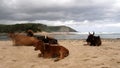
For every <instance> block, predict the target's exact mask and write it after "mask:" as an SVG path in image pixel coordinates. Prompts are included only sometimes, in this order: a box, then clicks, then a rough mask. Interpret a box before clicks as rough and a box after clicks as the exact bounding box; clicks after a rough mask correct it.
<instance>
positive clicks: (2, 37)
mask: <svg viewBox="0 0 120 68" xmlns="http://www.w3.org/2000/svg"><path fill="white" fill-rule="evenodd" d="M88 35H89V34H88V33H78V32H74V33H70V34H51V35H49V36H51V37H54V38H56V39H59V40H62V39H73V40H74V39H76V40H77V39H86V38H87V37H88ZM95 36H100V37H101V38H103V39H120V33H98V34H95ZM0 40H9V37H8V36H7V35H3V34H2V35H0Z"/></svg>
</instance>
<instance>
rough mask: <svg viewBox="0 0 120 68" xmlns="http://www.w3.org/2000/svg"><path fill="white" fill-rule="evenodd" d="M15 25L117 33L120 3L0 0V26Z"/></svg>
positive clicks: (115, 0) (103, 0)
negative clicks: (48, 26) (34, 24)
mask: <svg viewBox="0 0 120 68" xmlns="http://www.w3.org/2000/svg"><path fill="white" fill-rule="evenodd" d="M16 23H42V24H46V25H50V26H59V25H66V26H69V27H71V28H73V29H75V30H77V31H79V32H91V31H95V32H119V33H120V30H119V29H120V0H0V24H16Z"/></svg>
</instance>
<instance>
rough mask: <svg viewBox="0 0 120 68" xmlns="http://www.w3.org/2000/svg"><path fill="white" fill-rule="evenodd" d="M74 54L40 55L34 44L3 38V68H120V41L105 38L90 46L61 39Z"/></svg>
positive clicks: (0, 67)
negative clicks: (53, 57) (58, 58)
mask: <svg viewBox="0 0 120 68" xmlns="http://www.w3.org/2000/svg"><path fill="white" fill-rule="evenodd" d="M58 42H59V44H60V45H62V46H64V47H66V48H67V49H69V51H70V55H69V56H68V57H66V58H64V59H62V60H60V61H58V62H54V61H53V60H54V59H52V58H51V59H44V58H40V57H38V53H40V52H39V51H34V47H33V46H13V43H12V41H10V40H7V41H0V68H120V40H117V39H116V40H102V45H101V46H99V47H98V46H87V45H84V44H86V42H85V40H59V41H58Z"/></svg>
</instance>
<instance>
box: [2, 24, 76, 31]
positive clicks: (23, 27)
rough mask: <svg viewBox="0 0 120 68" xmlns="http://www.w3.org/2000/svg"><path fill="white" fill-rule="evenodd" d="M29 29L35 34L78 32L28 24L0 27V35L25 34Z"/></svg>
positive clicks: (63, 27)
mask: <svg viewBox="0 0 120 68" xmlns="http://www.w3.org/2000/svg"><path fill="white" fill-rule="evenodd" d="M28 29H31V30H33V31H34V32H41V31H46V32H76V31H75V30H74V29H71V28H70V27H66V26H47V25H44V24H35V23H26V24H13V25H3V24H1V25H0V33H8V32H25V31H27V30H28Z"/></svg>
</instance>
